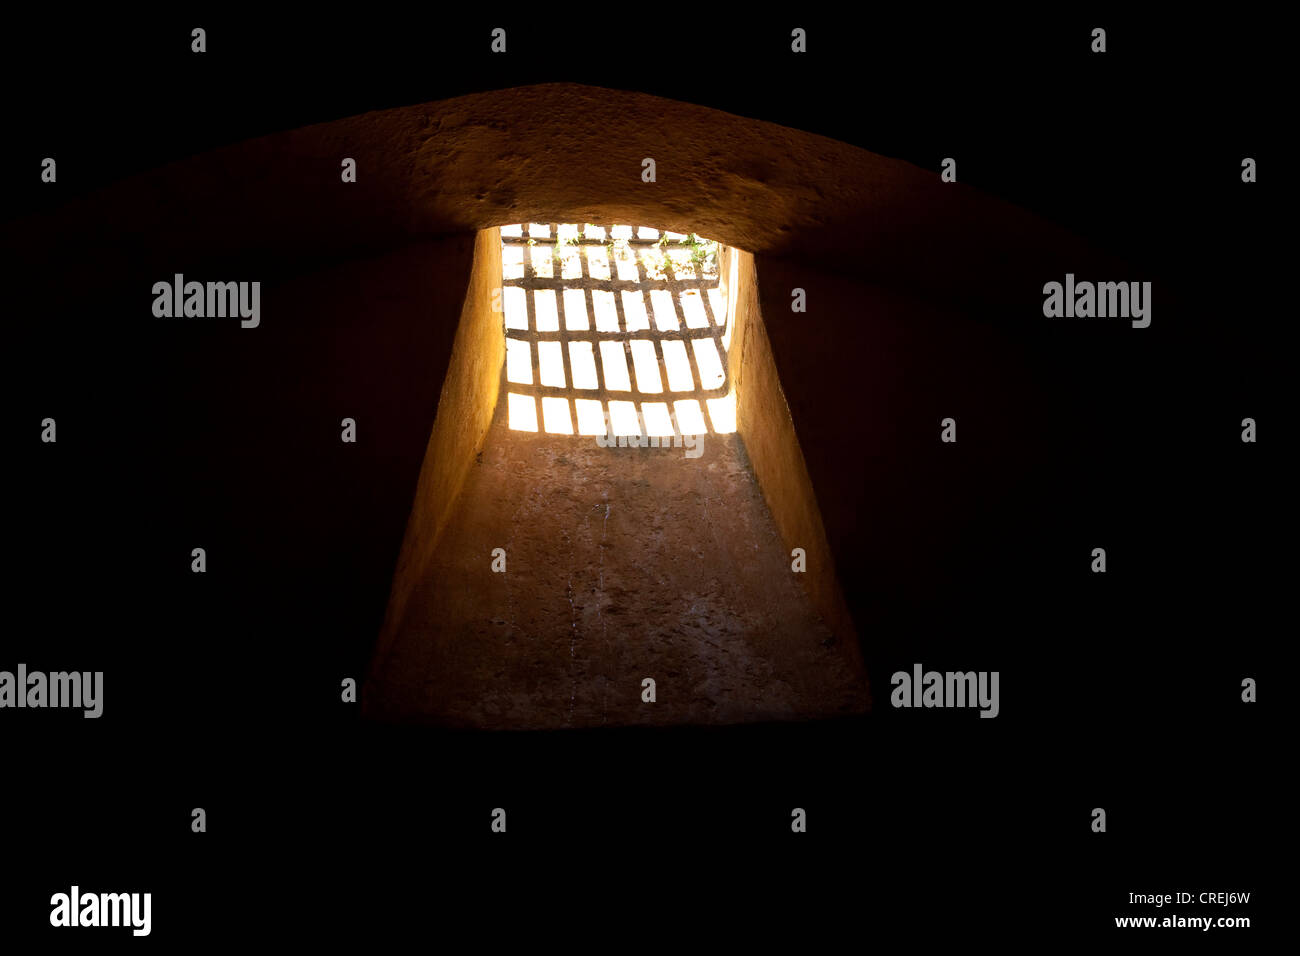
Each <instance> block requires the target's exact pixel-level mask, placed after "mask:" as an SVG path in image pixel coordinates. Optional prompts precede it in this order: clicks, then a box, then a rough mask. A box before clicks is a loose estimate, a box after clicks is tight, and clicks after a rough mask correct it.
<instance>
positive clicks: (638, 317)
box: [622, 289, 650, 332]
mask: <svg viewBox="0 0 1300 956" xmlns="http://www.w3.org/2000/svg"><path fill="white" fill-rule="evenodd" d="M622 297H623V321H624V322H626V323H627V331H628V332H645V331H647V330H648V329H649V328H650V316H648V315H646V311H645V297H644V296H642V295H641V292H640V290H637V291H634V292H629V291H628V290H626V289H624V290H623V292H622Z"/></svg>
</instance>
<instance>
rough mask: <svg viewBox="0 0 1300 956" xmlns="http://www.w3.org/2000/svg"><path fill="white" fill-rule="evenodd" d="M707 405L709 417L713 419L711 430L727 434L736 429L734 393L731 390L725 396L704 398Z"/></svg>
mask: <svg viewBox="0 0 1300 956" xmlns="http://www.w3.org/2000/svg"><path fill="white" fill-rule="evenodd" d="M706 401H707V403H708V406H709V417H710V418H711V419H713V430H714V431H715V432H717V433H718V434H719V435H729V434H731V433H732V432H734V431H735V430H736V393H735V392H732V393H731V394H730V395H727V396H726V397H725V398H710V399H707V400H706Z"/></svg>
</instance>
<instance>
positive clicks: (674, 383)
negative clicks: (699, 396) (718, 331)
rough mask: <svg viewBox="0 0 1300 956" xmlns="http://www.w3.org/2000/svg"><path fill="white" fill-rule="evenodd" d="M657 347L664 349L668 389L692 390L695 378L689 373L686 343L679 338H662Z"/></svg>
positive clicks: (675, 390) (689, 362)
mask: <svg viewBox="0 0 1300 956" xmlns="http://www.w3.org/2000/svg"><path fill="white" fill-rule="evenodd" d="M659 347H660V348H662V349H663V350H664V367H665V368H667V369H668V390H669V391H672V392H689V391H692V390H693V389H694V388H695V379H694V377H693V376H692V375H691V360H690V358H689V357H688V356H687V355H686V343H685V342H683V341H682V340H681V339H664V340H663V341H661V342H660V343H659Z"/></svg>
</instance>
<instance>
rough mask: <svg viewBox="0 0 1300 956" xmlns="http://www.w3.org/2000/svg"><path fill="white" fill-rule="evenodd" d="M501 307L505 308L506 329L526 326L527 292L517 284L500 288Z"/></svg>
mask: <svg viewBox="0 0 1300 956" xmlns="http://www.w3.org/2000/svg"><path fill="white" fill-rule="evenodd" d="M501 298H502V302H501V304H502V308H504V309H505V310H506V328H507V329H525V330H527V328H528V293H526V292H524V290H523V289H521V288H519V286H517V285H508V286H506V287H505V289H503V290H502V296H501Z"/></svg>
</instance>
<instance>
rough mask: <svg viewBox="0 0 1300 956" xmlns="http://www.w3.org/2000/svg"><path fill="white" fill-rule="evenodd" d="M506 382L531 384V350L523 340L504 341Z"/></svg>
mask: <svg viewBox="0 0 1300 956" xmlns="http://www.w3.org/2000/svg"><path fill="white" fill-rule="evenodd" d="M506 381H507V382H514V383H515V384H516V385H532V384H533V350H532V346H530V345H529V344H528V343H527V342H525V341H524V340H523V339H506Z"/></svg>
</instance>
